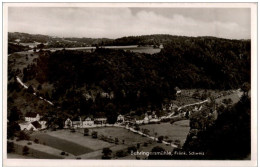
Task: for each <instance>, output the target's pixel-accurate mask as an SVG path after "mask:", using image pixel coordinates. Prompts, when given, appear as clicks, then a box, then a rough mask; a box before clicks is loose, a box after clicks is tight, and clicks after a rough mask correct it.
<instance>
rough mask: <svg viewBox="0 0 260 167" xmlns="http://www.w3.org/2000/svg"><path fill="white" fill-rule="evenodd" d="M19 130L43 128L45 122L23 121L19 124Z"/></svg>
mask: <svg viewBox="0 0 260 167" xmlns="http://www.w3.org/2000/svg"><path fill="white" fill-rule="evenodd" d="M19 126H20V129H21V130H28V131H38V130H42V129H45V128H46V126H45V124H43V125H41V124H40V122H39V121H33V122H23V123H20V124H19Z"/></svg>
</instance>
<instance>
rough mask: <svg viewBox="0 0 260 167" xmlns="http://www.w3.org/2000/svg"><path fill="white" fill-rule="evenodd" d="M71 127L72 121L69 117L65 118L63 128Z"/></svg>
mask: <svg viewBox="0 0 260 167" xmlns="http://www.w3.org/2000/svg"><path fill="white" fill-rule="evenodd" d="M71 127H72V121H71V119H70V118H67V119H66V121H65V123H64V128H71Z"/></svg>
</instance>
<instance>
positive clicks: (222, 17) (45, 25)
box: [8, 7, 251, 39]
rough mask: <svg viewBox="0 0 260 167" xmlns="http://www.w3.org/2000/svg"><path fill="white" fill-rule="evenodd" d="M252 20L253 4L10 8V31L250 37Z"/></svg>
mask: <svg viewBox="0 0 260 167" xmlns="http://www.w3.org/2000/svg"><path fill="white" fill-rule="evenodd" d="M250 24H251V18H250V8H126V7H120V8H111V7H110V8H108V7H106V8H101V7H100V8H94V7H78V8H76V7H75V8H70V7H9V8H8V32H25V33H30V34H43V35H51V36H58V37H89V38H112V39H114V38H120V37H123V36H138V35H150V34H170V35H181V36H215V37H220V38H228V39H250V38H251V35H250V34H251V31H250V30H251V25H250Z"/></svg>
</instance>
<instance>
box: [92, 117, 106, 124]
mask: <svg viewBox="0 0 260 167" xmlns="http://www.w3.org/2000/svg"><path fill="white" fill-rule="evenodd" d="M94 123H95V124H101V125H102V124H106V123H107V118H95V119H94Z"/></svg>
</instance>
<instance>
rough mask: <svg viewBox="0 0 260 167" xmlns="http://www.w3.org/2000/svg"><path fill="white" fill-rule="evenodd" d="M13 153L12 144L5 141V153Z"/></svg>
mask: <svg viewBox="0 0 260 167" xmlns="http://www.w3.org/2000/svg"><path fill="white" fill-rule="evenodd" d="M11 152H14V142H9V141H7V153H11Z"/></svg>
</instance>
